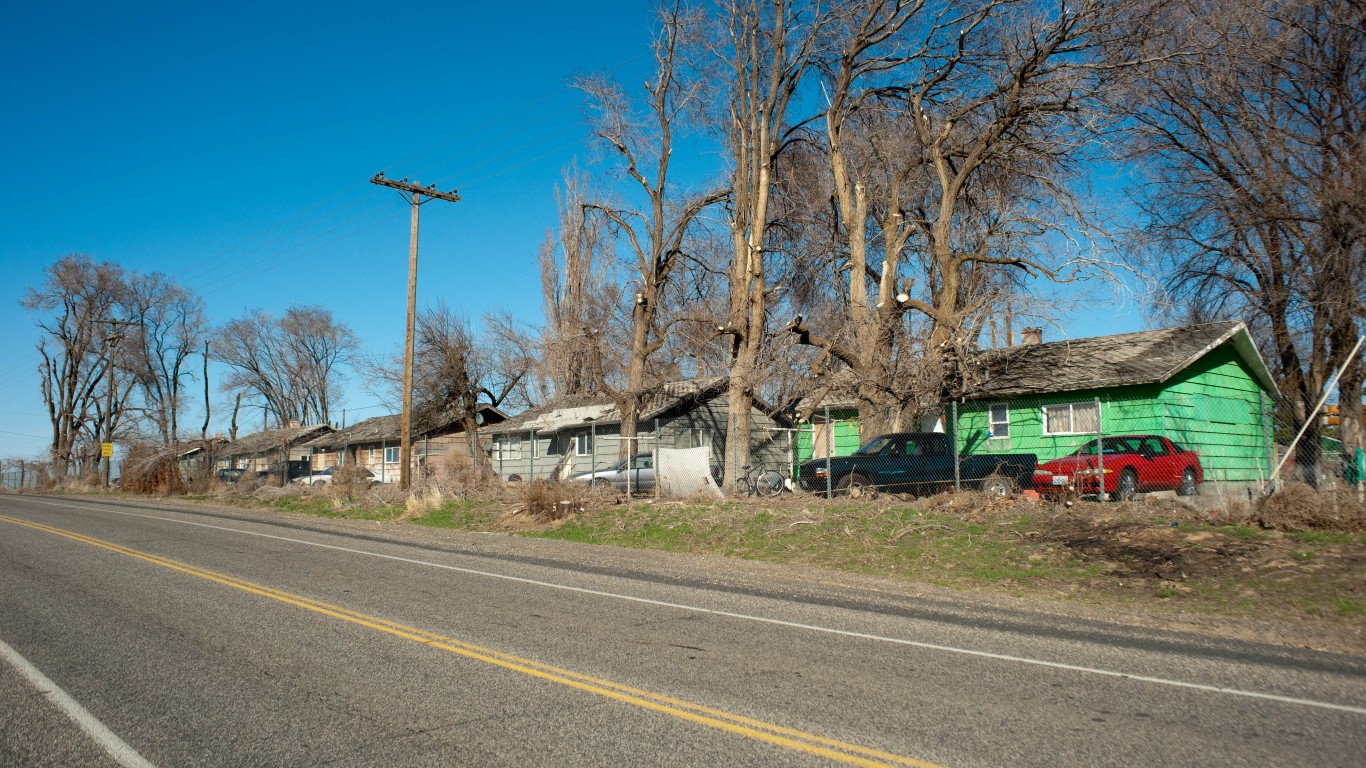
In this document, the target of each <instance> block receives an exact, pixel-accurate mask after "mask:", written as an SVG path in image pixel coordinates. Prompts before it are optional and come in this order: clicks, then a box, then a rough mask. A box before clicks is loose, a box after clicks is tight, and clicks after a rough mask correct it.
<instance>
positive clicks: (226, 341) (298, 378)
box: [213, 307, 357, 427]
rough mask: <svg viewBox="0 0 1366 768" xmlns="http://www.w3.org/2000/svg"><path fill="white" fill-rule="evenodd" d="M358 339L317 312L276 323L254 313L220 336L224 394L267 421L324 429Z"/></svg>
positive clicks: (305, 310) (299, 312)
mask: <svg viewBox="0 0 1366 768" xmlns="http://www.w3.org/2000/svg"><path fill="white" fill-rule="evenodd" d="M356 343H357V342H356V336H355V334H354V333H352V332H351V329H349V328H347V327H346V326H345V325H342V324H341V323H338V322H337V321H336V320H334V319H333V317H332V313H331V312H329V311H328V310H325V309H323V308H321V307H290V308H289V309H288V310H286V311H285V314H284V315H283V316H282V317H280V318H279V319H278V320H277V319H275V318H274V317H272V316H271V315H270V314H268V313H265V312H261V311H255V312H250V313H248V314H247V315H245V316H243V317H241V318H238V319H236V320H233V321H232V322H230V323H228V324H227V325H225V326H224V327H223V328H222V329H220V330H219V332H218V334H217V339H216V341H215V342H214V345H213V347H214V349H215V350H217V352H218V359H219V360H221V361H222V362H223V363H225V364H227V365H228V366H229V367H230V368H231V369H232V371H231V373H230V374H229V375H228V377H227V379H226V381H225V382H224V384H223V388H224V389H225V390H227V391H229V392H240V393H243V394H245V395H246V396H247V397H249V398H253V399H255V400H256V401H257V403H256V404H257V405H258V406H259V407H260V408H261V409H262V410H263V411H264V412H265V414H266V417H267V421H268V422H269V421H271V420H273V421H274V422H275V424H276V425H277V426H280V427H285V426H288V425H289V424H290V422H300V423H314V424H326V423H327V422H328V421H329V419H330V416H329V407H330V402H331V399H332V396H333V394H334V390H335V388H336V387H338V386H340V384H341V373H340V371H339V370H338V366H340V365H341V364H343V363H345V362H346V361H348V360H349V359H350V357H351V355H352V354H353V353H354V352H355V348H356Z"/></svg>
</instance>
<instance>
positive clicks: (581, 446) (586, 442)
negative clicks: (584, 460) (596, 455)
mask: <svg viewBox="0 0 1366 768" xmlns="http://www.w3.org/2000/svg"><path fill="white" fill-rule="evenodd" d="M574 455H575V456H592V455H593V433H592V432H584V433H583V434H580V435H575V436H574Z"/></svg>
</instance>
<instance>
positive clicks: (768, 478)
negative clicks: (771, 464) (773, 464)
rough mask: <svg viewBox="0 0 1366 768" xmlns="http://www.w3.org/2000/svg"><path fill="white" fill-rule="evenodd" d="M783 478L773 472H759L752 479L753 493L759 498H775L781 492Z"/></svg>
mask: <svg viewBox="0 0 1366 768" xmlns="http://www.w3.org/2000/svg"><path fill="white" fill-rule="evenodd" d="M784 485H785V483H784V482H783V476H782V475H780V474H778V473H777V472H774V471H773V470H771V469H769V470H765V471H763V472H760V473H759V474H758V475H757V476H756V477H755V478H754V491H755V492H756V493H758V494H759V495H760V496H777V495H778V494H780V493H782V492H783V487H784Z"/></svg>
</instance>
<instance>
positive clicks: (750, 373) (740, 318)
mask: <svg viewBox="0 0 1366 768" xmlns="http://www.w3.org/2000/svg"><path fill="white" fill-rule="evenodd" d="M722 13H723V14H724V15H725V18H724V21H723V23H724V26H725V30H726V34H727V47H726V48H725V49H724V50H723V51H721V56H722V58H723V60H724V61H725V62H726V75H725V80H724V84H725V87H726V88H727V89H728V94H727V97H726V99H725V102H724V107H725V109H726V110H727V114H726V115H725V116H724V118H723V119H722V126H723V128H724V131H725V140H726V146H725V152H726V156H727V159H728V160H729V161H730V165H731V168H730V174H731V183H730V187H731V199H730V221H729V222H728V225H729V230H730V239H731V257H730V266H729V287H730V306H729V312H728V315H727V318H726V320H725V322H724V323H722V324H720V325H719V326H718V332H719V333H720V334H721V335H723V336H726V337H728V338H729V339H730V388H729V391H728V395H727V407H728V410H729V416H728V419H727V423H726V441H727V450H726V464H725V467H726V473H725V481H724V482H725V484H726V485H728V486H733V485H734V484H735V483H736V480H737V478H738V477H739V475H740V469H741V468H742V467H745V466H747V465H748V464H749V461H750V445H749V435H750V421H751V419H750V410H751V409H752V408H753V406H754V396H755V390H756V388H757V387H758V386H759V384H760V382H759V381H758V376H759V372H760V359H761V353H762V350H763V347H764V343H765V337H766V321H767V302H768V297H769V286H768V272H767V267H766V265H765V261H764V255H765V247H766V245H767V233H768V226H769V224H770V210H769V207H770V204H771V202H772V194H773V182H774V178H775V177H774V171H775V166H776V164H777V162H778V158H779V156H780V155H781V154H782V152H783V151H784V149H785V148H787V146H788V144H789V142H790V140H791V139H792V136H793V132H794V129H795V127H794V126H793V125H792V124H791V123H790V122H789V115H788V111H789V108H790V107H791V106H792V104H793V101H794V99H795V98H796V95H797V91H798V88H799V87H800V85H801V84H802V82H803V80H804V77H805V75H806V73H807V68H808V66H809V65H810V64H811V61H812V57H813V56H814V55H815V53H816V49H817V46H818V44H819V42H820V33H821V30H822V27H823V25H824V23H825V20H826V17H825V16H824V14H823V13H822V11H821V8H820V7H819V6H818V5H815V4H809V5H808V4H805V3H799V2H789V0H770V1H769V2H762V1H761V0H731V1H730V2H727V3H725V7H724V9H723V10H722Z"/></svg>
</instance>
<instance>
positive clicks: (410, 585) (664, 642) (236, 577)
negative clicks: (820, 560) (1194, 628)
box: [0, 495, 1366, 767]
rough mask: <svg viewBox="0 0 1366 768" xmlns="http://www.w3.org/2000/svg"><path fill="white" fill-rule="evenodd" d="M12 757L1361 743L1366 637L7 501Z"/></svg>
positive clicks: (269, 758) (1249, 751) (510, 541)
mask: <svg viewBox="0 0 1366 768" xmlns="http://www.w3.org/2000/svg"><path fill="white" fill-rule="evenodd" d="M0 713H3V718H0V765H3V766H116V765H125V766H148V765H151V766H162V767H166V766H245V765H250V766H276V765H279V766H314V765H318V766H324V765H325V766H377V765H382V766H408V765H414V766H418V765H433V766H435V765H442V766H449V765H515V766H526V765H573V766H579V765H612V766H617V765H632V766H637V765H639V766H648V765H668V766H685V765H697V766H720V765H727V766H730V765H764V766H767V765H825V764H842V763H847V764H854V765H926V764H931V765H943V766H1004V765H1009V766H1031V765H1038V766H1096V765H1126V766H1130V765H1135V766H1136V765H1162V766H1223V765H1228V766H1241V765H1248V766H1252V765H1255V766H1335V765H1339V766H1360V765H1362V764H1363V759H1364V758H1363V755H1366V659H1362V658H1358V657H1352V656H1344V655H1334V654H1327V653H1318V652H1313V651H1308V650H1297V649H1286V648H1280V647H1275V646H1265V645H1257V644H1251V643H1243V642H1233V641H1222V640H1213V639H1209V638H1205V637H1199V636H1195V635H1185V634H1179V633H1171V632H1158V631H1152V630H1143V629H1135V628H1128V627H1123V626H1120V625H1117V624H1110V623H1107V622H1102V621H1094V620H1080V619H1072V618H1066V617H1063V616H1058V615H1050V614H1043V613H1038V614H1036V613H1033V612H1030V611H1026V610H1023V609H1020V608H1018V607H1013V608H1003V607H1001V606H999V605H996V604H987V603H985V602H982V603H978V602H976V601H973V600H972V599H971V598H957V597H954V598H945V597H943V596H937V595H930V594H917V591H916V590H915V588H913V587H911V586H907V587H906V588H905V589H899V588H889V587H887V585H886V584H885V583H882V582H875V581H871V580H870V581H867V582H860V581H858V580H857V579H856V578H853V577H849V578H845V577H836V576H832V575H828V574H821V573H809V572H803V571H800V570H795V569H784V568H778V567H775V566H763V565H759V564H747V563H730V562H727V561H724V560H721V559H719V558H688V557H681V556H669V555H659V554H657V553H637V552H628V551H623V550H617V549H612V548H593V547H581V546H575V545H569V544H563V543H560V542H547V541H533V540H524V539H516V538H511V537H502V536H489V535H473V534H460V533H455V532H446V531H425V530H422V529H417V528H415V527H413V526H395V525H376V524H365V525H362V524H356V523H332V522H329V521H321V520H312V519H307V518H300V517H293V516H290V517H284V516H274V517H272V516H264V515H253V514H241V513H232V512H226V511H224V512H221V513H220V512H212V511H208V510H198V511H186V510H176V509H173V508H168V507H156V506H139V505H134V504H128V503H118V504H115V503H101V502H91V501H86V500H79V499H63V498H55V497H53V498H45V497H33V496H22V497H21V496H14V495H5V496H0Z"/></svg>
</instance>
